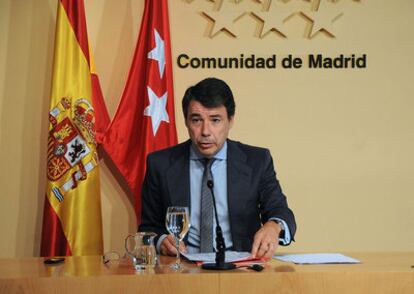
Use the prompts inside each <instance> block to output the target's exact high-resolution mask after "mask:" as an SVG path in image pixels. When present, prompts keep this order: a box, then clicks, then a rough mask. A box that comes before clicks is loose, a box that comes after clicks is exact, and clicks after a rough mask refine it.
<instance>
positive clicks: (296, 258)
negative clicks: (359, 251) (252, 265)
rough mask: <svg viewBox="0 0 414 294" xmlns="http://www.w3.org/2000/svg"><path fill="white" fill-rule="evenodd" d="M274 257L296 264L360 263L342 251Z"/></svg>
mask: <svg viewBox="0 0 414 294" xmlns="http://www.w3.org/2000/svg"><path fill="white" fill-rule="evenodd" d="M273 258H275V259H278V260H281V261H286V262H293V263H296V264H324V263H360V261H359V260H357V259H354V258H352V257H349V256H345V255H343V254H340V253H308V254H285V255H275V256H273Z"/></svg>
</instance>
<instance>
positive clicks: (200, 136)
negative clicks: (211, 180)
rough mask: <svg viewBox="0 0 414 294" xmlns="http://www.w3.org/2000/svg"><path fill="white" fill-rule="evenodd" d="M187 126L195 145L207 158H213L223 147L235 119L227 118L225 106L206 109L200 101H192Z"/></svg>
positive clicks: (189, 106)
mask: <svg viewBox="0 0 414 294" xmlns="http://www.w3.org/2000/svg"><path fill="white" fill-rule="evenodd" d="M185 125H186V127H187V129H188V134H189V135H190V138H191V141H192V142H193V145H194V146H195V147H196V148H197V150H198V152H199V153H200V154H201V155H202V156H204V157H207V158H211V157H213V156H214V155H215V154H216V153H217V152H218V151H219V150H220V149H221V147H223V144H224V142H225V141H226V139H227V136H228V134H229V130H230V128H231V127H232V125H233V117H231V118H228V117H227V110H226V107H225V106H224V105H220V106H219V107H214V108H206V107H204V106H203V105H202V104H201V103H200V102H198V101H194V100H192V101H190V104H189V105H188V113H187V118H186V120H185Z"/></svg>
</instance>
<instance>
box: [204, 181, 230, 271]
mask: <svg viewBox="0 0 414 294" xmlns="http://www.w3.org/2000/svg"><path fill="white" fill-rule="evenodd" d="M207 187H208V188H209V189H210V191H211V196H212V197H213V205H214V214H215V217H216V245H217V251H216V262H215V263H204V264H203V265H202V266H201V268H202V269H206V270H231V269H235V268H236V266H235V265H234V264H232V263H226V262H225V259H226V253H225V252H226V244H225V243H224V237H223V231H222V230H221V227H220V224H219V220H218V216H217V208H216V197H214V191H213V187H214V183H213V181H212V180H208V181H207Z"/></svg>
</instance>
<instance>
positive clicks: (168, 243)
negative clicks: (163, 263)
mask: <svg viewBox="0 0 414 294" xmlns="http://www.w3.org/2000/svg"><path fill="white" fill-rule="evenodd" d="M160 251H161V254H162V255H170V256H176V255H177V250H176V249H175V240H174V237H173V236H172V235H168V236H167V237H166V238H164V240H162V242H161V245H160ZM180 251H181V252H184V253H186V252H187V248H186V247H185V245H184V242H183V241H181V242H180Z"/></svg>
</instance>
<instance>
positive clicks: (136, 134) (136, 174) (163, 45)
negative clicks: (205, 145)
mask: <svg viewBox="0 0 414 294" xmlns="http://www.w3.org/2000/svg"><path fill="white" fill-rule="evenodd" d="M167 2H168V1H167V0H162V1H152V0H146V1H145V8H144V14H143V17H142V22H141V29H140V33H139V38H138V43H137V47H136V49H135V54H134V59H133V61H132V65H131V68H130V72H129V76H128V80H127V84H126V87H125V89H124V92H123V94H122V97H121V101H120V104H119V106H118V109H117V111H116V113H115V116H114V119H113V120H112V122H111V124H110V126H109V128H108V130H107V132H106V134H105V137H104V139H103V146H104V148H105V150H106V152H107V153H108V154H109V156H110V157H111V159H112V160H113V162H114V163H115V165H116V166H117V167H118V169H119V171H120V172H121V174H122V175H123V176H124V178H125V179H126V181H127V183H128V185H129V187H130V188H131V190H132V192H133V193H134V196H135V211H136V214H137V220H138V223H139V222H140V219H141V216H140V213H141V186H142V182H143V180H144V175H145V168H146V166H145V164H146V157H147V154H148V153H150V152H152V151H156V150H159V149H163V148H166V147H168V146H171V145H175V144H177V132H176V127H175V117H174V95H173V77H172V60H171V44H170V31H169V22H168V6H167Z"/></svg>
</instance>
